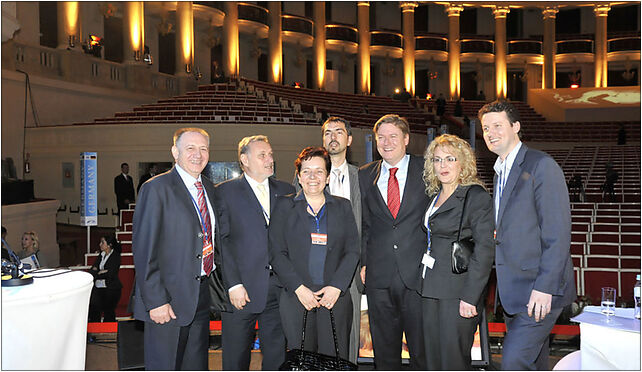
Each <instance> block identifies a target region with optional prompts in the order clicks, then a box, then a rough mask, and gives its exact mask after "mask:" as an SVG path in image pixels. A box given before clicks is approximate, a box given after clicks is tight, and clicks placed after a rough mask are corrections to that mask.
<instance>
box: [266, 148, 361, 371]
mask: <svg viewBox="0 0 642 372" xmlns="http://www.w3.org/2000/svg"><path fill="white" fill-rule="evenodd" d="M295 166H296V173H297V176H298V179H299V183H300V184H301V189H302V190H301V191H300V192H299V193H298V194H296V195H294V194H292V195H286V196H282V197H279V198H278V199H277V201H276V204H275V207H274V210H273V212H272V214H271V218H270V228H269V233H268V237H269V253H270V264H271V265H272V268H273V270H274V272H275V273H276V274H277V276H278V278H279V280H280V281H281V283H282V284H283V286H284V291H283V293H282V294H281V301H280V312H281V321H282V325H283V330H284V333H285V336H286V339H287V346H288V349H298V348H300V347H301V332H302V329H303V314H304V312H305V310H314V311H310V312H309V313H308V318H307V328H306V338H305V341H306V343H305V349H306V350H310V351H316V352H319V353H322V354H327V355H334V354H335V351H334V340H333V336H332V326H331V323H330V313H329V311H328V309H332V311H333V314H334V319H335V323H336V331H337V343H338V345H339V356H340V357H342V358H344V359H347V358H348V340H349V335H350V327H351V325H352V300H351V299H350V295H349V294H348V295H346V293H347V291H348V286H349V285H350V282H351V281H352V278H353V276H354V273H355V270H356V267H357V263H358V261H359V235H358V233H357V225H356V222H355V220H354V214H353V213H352V207H351V205H350V201H349V200H347V199H344V198H340V197H335V196H332V195H330V193H328V192H326V191H325V186H326V184H327V183H328V180H329V175H330V167H331V164H330V157H329V155H328V152H327V151H326V150H325V149H324V148H322V147H307V148H305V149H304V150H303V151H302V152H301V153H300V154H299V156H298V158H297V159H296V161H295ZM322 308H325V309H322ZM317 309H318V310H317Z"/></svg>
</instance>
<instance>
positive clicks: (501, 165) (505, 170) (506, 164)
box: [493, 141, 522, 222]
mask: <svg viewBox="0 0 642 372" xmlns="http://www.w3.org/2000/svg"><path fill="white" fill-rule="evenodd" d="M521 147H522V141H519V142H517V145H516V146H515V148H514V149H513V150H512V151H511V152H510V153H509V154H508V156H507V157H506V160H504V161H502V158H501V157H499V156H498V157H497V160H495V165H493V169H494V170H495V173H496V174H497V185H495V189H494V190H493V192H494V194H495V198H494V199H495V222H497V217H498V215H499V202H500V201H501V195H499V189H500V186H501V190H502V194H503V193H504V188H505V187H506V180H508V175H509V174H510V170H511V168H513V163H514V162H515V158H516V157H517V153H518V152H519V149H520V148H521ZM502 175H503V176H502ZM500 182H501V185H500Z"/></svg>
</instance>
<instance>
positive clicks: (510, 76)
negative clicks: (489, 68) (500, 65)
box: [506, 71, 559, 102]
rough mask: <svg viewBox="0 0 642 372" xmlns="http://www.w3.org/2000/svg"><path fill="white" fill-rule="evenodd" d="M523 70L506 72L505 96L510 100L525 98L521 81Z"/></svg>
mask: <svg viewBox="0 0 642 372" xmlns="http://www.w3.org/2000/svg"><path fill="white" fill-rule="evenodd" d="M522 74H523V71H508V72H506V78H507V80H508V81H507V82H506V83H507V84H506V85H507V89H508V92H506V96H507V98H508V99H510V100H511V101H522V102H523V101H524V100H525V98H526V92H525V89H526V84H525V83H524V82H523V81H522ZM558 87H559V85H558Z"/></svg>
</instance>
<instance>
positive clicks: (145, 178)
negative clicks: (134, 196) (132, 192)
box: [136, 172, 153, 192]
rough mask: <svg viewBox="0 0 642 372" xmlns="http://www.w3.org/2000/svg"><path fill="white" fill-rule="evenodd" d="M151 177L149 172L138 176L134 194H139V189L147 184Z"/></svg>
mask: <svg viewBox="0 0 642 372" xmlns="http://www.w3.org/2000/svg"><path fill="white" fill-rule="evenodd" d="M152 177H153V176H152V175H151V173H149V172H147V173H145V174H143V175H142V176H140V179H138V186H137V187H136V192H140V187H141V186H143V184H144V183H145V182H147V181H148V180H149V179H150V178H152Z"/></svg>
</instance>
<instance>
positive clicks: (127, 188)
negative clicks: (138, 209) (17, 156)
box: [114, 163, 159, 212]
mask: <svg viewBox="0 0 642 372" xmlns="http://www.w3.org/2000/svg"><path fill="white" fill-rule="evenodd" d="M158 173H159V172H158V165H157V164H155V163H152V164H150V165H149V169H148V171H147V173H144V174H143V175H142V176H140V179H139V180H138V186H137V187H136V192H140V187H141V186H142V185H143V184H144V183H145V182H147V180H148V179H150V178H152V177H154V176H155V175H157V174H158ZM114 193H115V194H116V205H117V206H118V211H119V212H120V210H121V209H129V204H130V203H134V202H135V201H136V193H134V179H133V178H132V176H130V175H129V164H127V163H122V164H121V165H120V174H118V175H117V176H116V177H114Z"/></svg>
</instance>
